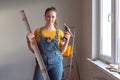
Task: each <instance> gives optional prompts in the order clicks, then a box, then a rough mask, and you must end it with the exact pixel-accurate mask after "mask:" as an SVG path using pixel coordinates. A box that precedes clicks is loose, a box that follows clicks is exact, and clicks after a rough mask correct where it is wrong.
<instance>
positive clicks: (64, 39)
mask: <svg viewBox="0 0 120 80" xmlns="http://www.w3.org/2000/svg"><path fill="white" fill-rule="evenodd" d="M64 31H65V32H66V31H68V32H69V33H70V35H71V37H72V32H71V30H70V28H69V26H67V25H66V24H64ZM62 40H63V41H67V38H66V37H63V39H62Z"/></svg>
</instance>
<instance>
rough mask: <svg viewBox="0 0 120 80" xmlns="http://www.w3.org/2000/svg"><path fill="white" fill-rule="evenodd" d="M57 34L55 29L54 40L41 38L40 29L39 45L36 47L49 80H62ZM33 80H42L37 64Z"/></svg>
mask: <svg viewBox="0 0 120 80" xmlns="http://www.w3.org/2000/svg"><path fill="white" fill-rule="evenodd" d="M58 32H59V30H58V29H57V30H56V36H55V39H49V38H46V37H43V36H42V28H40V43H39V45H38V47H39V50H40V53H41V56H42V58H43V61H44V64H45V66H46V69H47V71H48V75H49V77H50V80H61V79H62V72H63V64H62V60H63V57H62V55H61V52H60V50H59V46H58V41H57V40H58ZM34 80H44V79H43V76H42V73H41V71H40V68H39V65H38V64H37V65H36V70H35V74H34Z"/></svg>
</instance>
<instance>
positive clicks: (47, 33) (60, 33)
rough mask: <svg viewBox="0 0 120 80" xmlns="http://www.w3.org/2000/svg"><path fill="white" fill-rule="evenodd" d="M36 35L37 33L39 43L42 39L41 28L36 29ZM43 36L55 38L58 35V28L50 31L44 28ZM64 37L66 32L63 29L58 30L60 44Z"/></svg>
mask: <svg viewBox="0 0 120 80" xmlns="http://www.w3.org/2000/svg"><path fill="white" fill-rule="evenodd" d="M34 35H35V38H36V41H37V43H39V41H40V28H37V29H36V30H35V32H34ZM42 36H43V37H48V38H51V39H53V38H55V36H56V30H54V31H48V30H46V29H44V28H42ZM63 37H64V33H63V31H62V30H61V29H59V31H58V45H60V42H61V41H62V38H63Z"/></svg>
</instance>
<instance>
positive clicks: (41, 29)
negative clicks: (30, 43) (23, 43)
mask: <svg viewBox="0 0 120 80" xmlns="http://www.w3.org/2000/svg"><path fill="white" fill-rule="evenodd" d="M40 39H42V28H40Z"/></svg>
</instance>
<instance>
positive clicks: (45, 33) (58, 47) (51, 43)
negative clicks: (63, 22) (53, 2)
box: [26, 7, 70, 80]
mask: <svg viewBox="0 0 120 80" xmlns="http://www.w3.org/2000/svg"><path fill="white" fill-rule="evenodd" d="M44 17H45V21H46V24H45V25H44V26H43V27H42V28H37V29H36V30H35V32H34V34H33V33H29V34H27V36H26V37H27V42H28V47H29V49H30V50H31V51H32V52H33V53H34V51H33V49H32V44H31V43H30V40H31V39H32V38H33V37H35V39H36V41H37V44H38V48H39V50H40V53H41V56H42V58H43V61H44V64H45V66H46V69H47V71H48V75H49V77H50V80H61V79H62V72H63V64H62V60H63V57H62V54H63V53H64V52H65V50H66V48H67V46H68V43H69V39H70V33H69V32H65V35H64V33H63V31H62V30H60V29H58V24H57V10H56V9H55V8H54V7H50V8H47V9H46V11H45V14H44ZM64 36H65V37H66V38H67V40H66V41H65V42H63V41H62V39H63V37H64ZM36 62H37V61H36ZM34 80H43V76H42V74H41V71H40V68H39V65H38V63H37V65H36V70H35V74H34Z"/></svg>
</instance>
